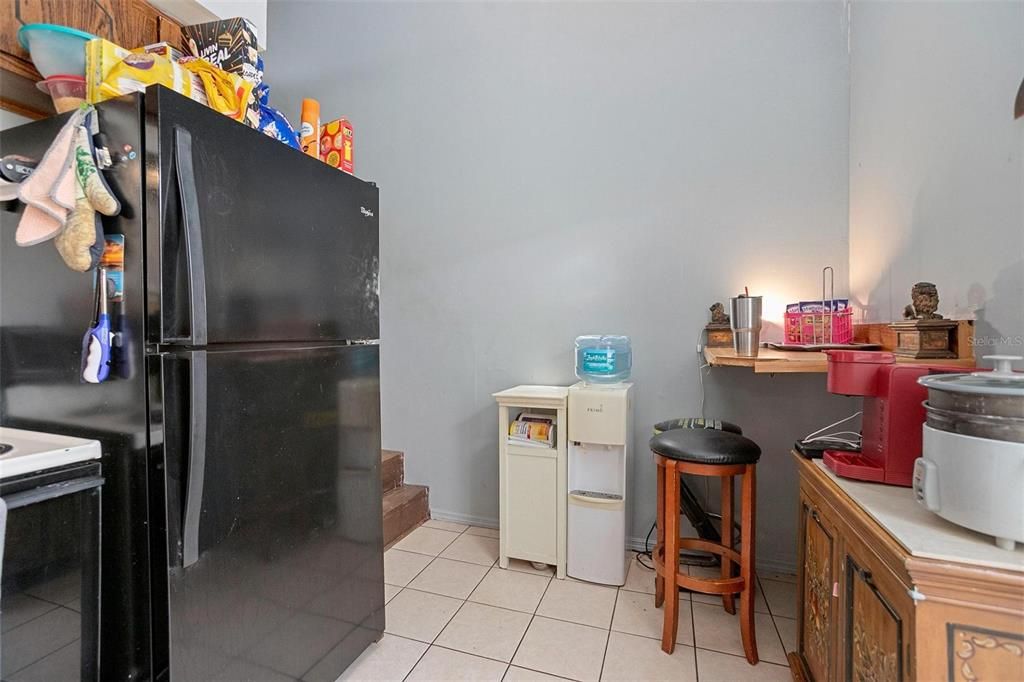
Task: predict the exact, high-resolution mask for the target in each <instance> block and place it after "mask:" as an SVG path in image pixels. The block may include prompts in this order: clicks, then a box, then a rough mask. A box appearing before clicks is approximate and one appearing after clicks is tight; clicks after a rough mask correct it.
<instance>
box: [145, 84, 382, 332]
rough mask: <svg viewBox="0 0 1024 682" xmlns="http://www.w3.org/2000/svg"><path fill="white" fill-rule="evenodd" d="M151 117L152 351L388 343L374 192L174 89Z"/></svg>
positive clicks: (151, 107) (160, 91)
mask: <svg viewBox="0 0 1024 682" xmlns="http://www.w3.org/2000/svg"><path fill="white" fill-rule="evenodd" d="M146 110H147V123H146V163H147V170H148V173H147V177H148V178H149V180H148V182H149V183H150V186H149V187H148V190H147V192H148V194H147V211H148V215H150V216H153V217H155V218H158V219H154V220H150V221H148V223H147V249H148V251H147V258H148V262H149V263H150V267H149V268H148V271H147V277H148V288H149V291H150V293H151V297H150V310H149V314H150V320H151V324H150V325H149V338H150V340H151V341H153V342H155V343H163V344H174V345H179V344H181V345H190V346H203V345H206V344H219V343H245V342H276V341H332V340H363V339H376V338H377V337H378V294H377V269H378V230H377V188H376V187H375V186H373V185H372V184H370V183H367V182H363V181H361V180H359V179H357V178H355V177H353V176H350V175H347V174H345V173H342V172H340V171H338V170H337V169H335V168H331V167H329V166H327V165H326V164H323V163H319V162H317V161H316V160H313V159H310V158H309V157H308V156H306V155H303V154H300V153H298V152H296V151H295V150H294V149H292V148H290V147H288V146H287V145H284V144H281V143H280V142H278V141H276V140H273V139H271V138H269V137H267V136H266V135H262V134H260V133H258V132H257V131H254V130H252V129H250V128H247V127H246V126H244V125H239V124H238V123H236V122H234V121H231V120H229V119H228V118H226V117H225V116H223V115H221V114H218V113H217V112H215V111H213V110H211V109H208V108H206V107H204V106H202V105H199V104H197V103H196V102H193V101H191V100H189V99H187V98H185V97H182V96H181V95H178V94H177V93H174V92H171V91H170V90H166V89H164V88H151V89H150V92H148V93H147V98H146ZM153 294H159V295H155V296H154V295H153Z"/></svg>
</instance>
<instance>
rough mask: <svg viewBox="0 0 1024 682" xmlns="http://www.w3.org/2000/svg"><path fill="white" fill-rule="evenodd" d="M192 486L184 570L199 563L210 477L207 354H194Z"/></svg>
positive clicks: (185, 528) (185, 513)
mask: <svg viewBox="0 0 1024 682" xmlns="http://www.w3.org/2000/svg"><path fill="white" fill-rule="evenodd" d="M190 358H191V360H190V362H189V370H190V375H191V381H190V382H189V383H190V387H189V394H190V395H189V397H190V400H189V446H188V461H187V466H188V474H187V476H188V484H187V488H186V489H185V504H184V507H185V508H184V510H183V513H182V524H181V545H182V548H181V566H182V568H188V567H189V566H191V565H192V564H194V563H196V562H197V561H199V517H200V515H201V514H202V511H203V480H204V478H205V474H206V415H207V410H206V407H207V406H206V395H207V392H206V351H195V352H193V353H190Z"/></svg>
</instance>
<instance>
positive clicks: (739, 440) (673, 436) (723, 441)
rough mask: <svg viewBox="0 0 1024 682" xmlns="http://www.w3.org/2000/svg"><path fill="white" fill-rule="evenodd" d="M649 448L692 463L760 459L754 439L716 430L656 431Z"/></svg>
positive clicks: (749, 461)
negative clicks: (657, 432) (656, 433)
mask: <svg viewBox="0 0 1024 682" xmlns="http://www.w3.org/2000/svg"><path fill="white" fill-rule="evenodd" d="M651 451H652V452H654V453H656V454H659V455H661V456H662V457H668V458H669V459H675V460H679V461H681V462H694V463H695V464H756V463H757V460H759V459H760V458H761V448H759V447H758V446H757V443H755V442H754V441H752V440H750V439H749V438H744V437H743V436H740V435H738V434H735V433H730V432H728V431H718V430H715V429H673V430H671V431H665V432H664V433H659V434H658V435H657V436H655V437H654V438H652V439H651Z"/></svg>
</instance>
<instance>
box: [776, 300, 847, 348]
mask: <svg viewBox="0 0 1024 682" xmlns="http://www.w3.org/2000/svg"><path fill="white" fill-rule="evenodd" d="M785 329H786V343H787V344H800V345H806V344H819V343H850V341H852V340H853V308H851V307H850V302H849V301H848V300H847V299H844V298H836V299H832V300H824V301H800V302H799V303H790V304H789V305H788V306H786V315H785Z"/></svg>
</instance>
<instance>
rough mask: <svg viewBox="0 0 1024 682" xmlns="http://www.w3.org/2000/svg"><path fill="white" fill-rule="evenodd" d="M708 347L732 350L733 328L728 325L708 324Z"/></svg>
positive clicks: (705, 329) (706, 329) (706, 328)
mask: <svg viewBox="0 0 1024 682" xmlns="http://www.w3.org/2000/svg"><path fill="white" fill-rule="evenodd" d="M704 331H706V332H707V337H708V340H707V345H708V346H710V347H711V348H732V328H731V327H730V326H729V325H727V324H710V323H709V324H707V325H705V327H704Z"/></svg>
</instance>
